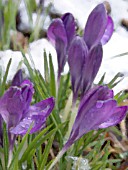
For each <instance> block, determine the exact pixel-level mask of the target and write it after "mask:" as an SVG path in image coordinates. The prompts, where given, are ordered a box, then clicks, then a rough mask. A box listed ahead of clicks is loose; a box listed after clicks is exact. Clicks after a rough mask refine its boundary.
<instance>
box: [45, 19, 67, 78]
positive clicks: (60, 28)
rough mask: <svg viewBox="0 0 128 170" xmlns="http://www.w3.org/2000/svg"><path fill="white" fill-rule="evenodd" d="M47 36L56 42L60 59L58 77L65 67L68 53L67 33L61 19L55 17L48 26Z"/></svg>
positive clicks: (58, 58)
mask: <svg viewBox="0 0 128 170" xmlns="http://www.w3.org/2000/svg"><path fill="white" fill-rule="evenodd" d="M47 36H48V38H49V40H50V41H51V42H52V43H53V44H54V46H55V48H56V52H57V60H58V79H60V75H61V73H62V71H63V69H64V66H65V63H66V59H67V57H66V55H67V34H66V30H65V27H64V24H63V21H62V20H61V19H55V20H54V21H53V22H52V23H51V25H50V26H49V28H48V32H47Z"/></svg>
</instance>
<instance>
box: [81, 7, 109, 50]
mask: <svg viewBox="0 0 128 170" xmlns="http://www.w3.org/2000/svg"><path fill="white" fill-rule="evenodd" d="M106 26H107V13H106V10H105V7H104V5H103V4H99V5H97V6H96V7H95V8H94V9H93V11H92V12H91V14H90V15H89V17H88V20H87V24H86V26H85V30H84V40H85V42H86V44H87V46H88V48H89V49H90V48H91V47H92V46H93V45H96V44H99V43H100V41H101V38H102V37H103V35H104V32H105V29H106Z"/></svg>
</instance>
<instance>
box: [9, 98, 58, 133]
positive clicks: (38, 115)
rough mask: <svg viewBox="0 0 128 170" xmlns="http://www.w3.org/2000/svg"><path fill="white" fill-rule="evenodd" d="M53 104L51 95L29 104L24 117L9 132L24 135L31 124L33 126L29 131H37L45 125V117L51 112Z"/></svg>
mask: <svg viewBox="0 0 128 170" xmlns="http://www.w3.org/2000/svg"><path fill="white" fill-rule="evenodd" d="M54 104H55V103H54V98H52V97H51V98H48V99H46V100H43V101H41V102H39V103H37V104H35V105H33V106H30V108H29V110H28V113H27V115H26V117H24V118H23V119H22V120H21V121H20V122H19V124H17V126H16V127H15V128H13V129H11V130H10V132H11V133H13V134H22V135H24V134H25V133H26V132H27V131H28V129H29V127H30V125H31V124H32V125H33V127H32V129H31V131H30V133H35V132H37V131H39V130H40V129H42V128H43V127H44V126H45V123H46V119H47V117H48V116H49V114H50V113H51V112H52V110H53V108H54Z"/></svg>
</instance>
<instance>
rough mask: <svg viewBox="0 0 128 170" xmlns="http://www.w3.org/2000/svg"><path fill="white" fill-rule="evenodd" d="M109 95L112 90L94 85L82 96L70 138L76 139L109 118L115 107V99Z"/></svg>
mask: <svg viewBox="0 0 128 170" xmlns="http://www.w3.org/2000/svg"><path fill="white" fill-rule="evenodd" d="M111 97H112V91H111V90H110V89H108V87H106V86H99V87H96V88H94V89H93V90H90V91H89V92H88V93H87V94H86V95H85V96H84V97H83V99H82V101H81V102H80V106H79V110H78V114H77V117H76V120H75V122H74V125H73V128H72V132H71V136H70V139H72V140H73V139H75V140H77V139H78V138H80V137H81V136H82V135H83V134H85V133H87V132H88V131H90V130H92V129H97V126H98V125H99V124H101V122H105V121H106V120H108V119H109V118H110V116H111V115H112V114H113V109H114V107H116V101H114V100H113V99H111Z"/></svg>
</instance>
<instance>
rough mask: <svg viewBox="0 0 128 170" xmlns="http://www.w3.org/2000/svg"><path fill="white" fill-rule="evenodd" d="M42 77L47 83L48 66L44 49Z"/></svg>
mask: <svg viewBox="0 0 128 170" xmlns="http://www.w3.org/2000/svg"><path fill="white" fill-rule="evenodd" d="M44 77H45V81H46V83H47V84H48V85H49V81H50V80H49V79H50V78H49V68H48V60H47V54H46V51H45V50H44Z"/></svg>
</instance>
